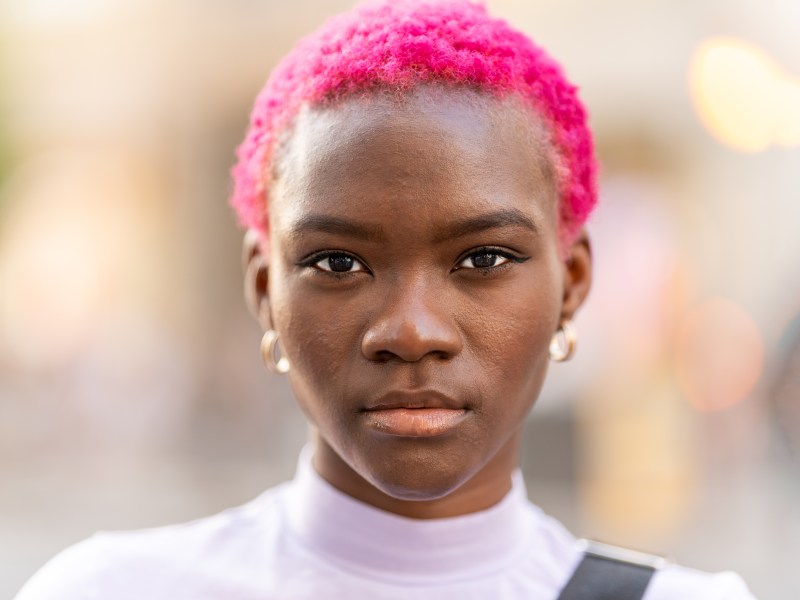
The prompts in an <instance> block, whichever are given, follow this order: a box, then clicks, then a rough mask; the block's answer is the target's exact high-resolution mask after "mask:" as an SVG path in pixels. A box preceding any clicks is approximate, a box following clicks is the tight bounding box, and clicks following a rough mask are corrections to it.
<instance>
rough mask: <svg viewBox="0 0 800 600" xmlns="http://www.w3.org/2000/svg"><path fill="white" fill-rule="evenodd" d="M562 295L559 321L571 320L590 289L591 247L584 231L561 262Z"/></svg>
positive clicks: (583, 230) (582, 230)
mask: <svg viewBox="0 0 800 600" xmlns="http://www.w3.org/2000/svg"><path fill="white" fill-rule="evenodd" d="M562 265H563V267H564V295H563V298H562V304H561V321H564V320H567V319H570V320H571V319H573V318H574V316H575V313H576V312H577V310H578V309H579V308H580V306H581V305H582V304H583V302H584V300H586V297H587V296H588V295H589V290H590V289H591V287H592V247H591V243H590V242H589V236H588V234H587V233H586V230H585V229H581V232H580V234H579V235H578V237H577V239H576V240H575V241H574V242H573V243H572V245H571V246H570V248H569V250H568V251H567V257H566V258H565V259H564V260H563V262H562Z"/></svg>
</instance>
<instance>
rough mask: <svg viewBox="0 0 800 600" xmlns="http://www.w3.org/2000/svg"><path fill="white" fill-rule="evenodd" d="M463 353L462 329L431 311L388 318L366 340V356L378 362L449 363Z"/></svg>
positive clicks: (377, 322) (364, 346)
mask: <svg viewBox="0 0 800 600" xmlns="http://www.w3.org/2000/svg"><path fill="white" fill-rule="evenodd" d="M460 351H461V335H460V332H459V331H458V328H457V327H456V326H455V325H454V324H453V323H452V322H451V320H450V319H448V318H446V317H445V316H442V315H433V314H431V313H430V311H424V312H423V311H416V312H406V313H401V314H397V313H394V314H389V315H386V316H385V317H384V318H381V319H378V320H377V321H376V322H375V323H373V324H372V326H371V327H370V328H369V329H368V330H367V332H366V334H365V335H364V338H363V340H362V353H363V354H364V356H365V357H367V358H368V359H369V360H372V361H375V362H387V361H389V360H395V359H399V360H402V361H404V362H416V361H418V360H421V359H422V358H423V357H426V356H434V357H436V358H438V359H440V360H445V359H449V358H451V357H453V356H455V355H456V354H458V353H459V352H460Z"/></svg>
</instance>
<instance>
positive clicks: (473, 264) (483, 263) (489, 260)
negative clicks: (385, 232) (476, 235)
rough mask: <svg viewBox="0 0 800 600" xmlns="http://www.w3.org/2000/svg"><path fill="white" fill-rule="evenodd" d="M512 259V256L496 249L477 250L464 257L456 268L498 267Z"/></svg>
mask: <svg viewBox="0 0 800 600" xmlns="http://www.w3.org/2000/svg"><path fill="white" fill-rule="evenodd" d="M512 260H514V257H513V256H511V255H509V254H506V253H504V252H500V251H498V250H479V251H477V252H473V253H472V254H470V255H469V256H467V257H465V258H464V260H462V261H461V262H460V263H458V266H457V268H459V269H463V268H466V269H491V268H492V267H499V266H500V265H504V264H506V263H508V262H511V261H512Z"/></svg>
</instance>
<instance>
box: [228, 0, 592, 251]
mask: <svg viewBox="0 0 800 600" xmlns="http://www.w3.org/2000/svg"><path fill="white" fill-rule="evenodd" d="M426 83H445V84H455V85H464V86H468V87H470V88H472V89H478V90H480V91H486V92H488V93H492V94H495V95H498V96H506V95H509V94H516V95H518V96H519V97H521V98H522V99H523V101H524V102H525V103H526V104H527V105H528V106H530V107H532V108H533V109H534V110H535V111H536V112H537V114H539V115H541V116H542V117H543V118H544V121H545V124H546V125H547V126H548V129H549V131H550V133H551V135H552V140H551V142H552V144H553V145H554V146H555V149H556V154H557V157H558V162H559V163H560V164H558V165H554V167H556V172H557V173H558V174H559V175H558V176H557V178H558V188H559V207H558V210H559V240H560V242H561V244H562V247H564V246H566V245H568V244H569V243H571V242H572V241H574V239H575V238H576V236H577V234H578V232H579V230H580V228H581V226H582V225H583V223H584V222H585V221H586V219H587V218H588V216H589V214H590V213H591V211H592V209H593V208H594V206H595V204H596V203H597V189H596V181H595V179H596V170H597V166H596V159H595V156H594V144H593V140H592V134H591V132H590V130H589V127H588V124H587V115H586V110H585V108H584V106H583V104H582V103H581V101H580V100H579V99H578V96H577V90H576V88H575V86H573V85H572V84H571V83H569V81H567V79H566V78H565V77H564V75H563V72H562V69H561V67H560V66H559V65H558V63H556V62H555V61H554V60H553V59H552V58H550V56H548V55H547V54H546V53H545V52H544V50H542V49H541V48H539V47H538V46H537V45H536V44H534V42H533V41H532V40H530V39H529V38H528V37H527V36H525V35H524V34H522V33H520V32H518V31H516V30H515V29H513V28H512V27H511V26H509V25H508V23H506V22H505V21H502V20H500V19H495V18H492V17H491V16H489V14H488V13H487V11H486V8H485V6H483V5H482V4H477V3H473V2H470V1H468V0H443V1H439V2H424V1H423V2H420V1H414V0H378V1H373V2H368V3H366V4H362V5H360V6H358V7H356V8H355V9H353V10H351V11H350V12H347V13H344V14H342V15H339V16H337V17H334V18H332V19H330V20H329V21H328V22H327V23H325V24H324V25H323V26H322V27H321V28H320V29H318V30H317V31H316V32H315V33H313V34H311V35H310V36H308V37H306V38H304V39H302V40H301V41H300V42H299V43H298V44H297V45H296V46H295V48H294V49H293V50H292V51H291V52H290V53H289V54H288V55H287V56H286V57H284V58H283V60H281V62H280V63H279V64H278V65H277V66H276V67H275V69H274V70H273V71H272V74H271V75H270V77H269V79H268V81H267V83H266V85H265V86H264V88H263V89H262V90H261V92H260V93H259V95H258V97H257V98H256V101H255V105H254V108H253V111H252V114H251V116H250V126H249V129H248V130H247V134H246V136H245V139H244V141H243V142H242V144H241V145H240V146H239V148H238V151H237V155H238V162H237V163H236V164H235V165H234V167H233V168H232V170H231V174H232V176H233V179H234V189H233V194H232V196H231V199H230V202H231V205H232V206H233V207H234V209H235V210H236V213H237V215H238V217H239V222H240V224H241V225H242V226H244V227H248V228H253V229H256V230H258V231H260V232H262V233H263V234H266V233H267V232H268V206H269V199H268V197H267V196H268V190H269V186H270V180H271V178H272V177H273V174H272V173H273V168H272V164H271V162H272V157H273V153H274V152H275V150H276V147H277V145H278V142H279V140H280V139H281V135H282V134H283V133H285V132H286V131H287V130H288V129H289V128H290V126H291V123H292V121H293V119H294V117H295V116H296V115H297V113H298V111H299V110H300V108H301V107H302V106H303V105H304V104H308V105H310V106H319V105H322V104H326V103H330V102H335V101H336V100H340V99H343V98H347V97H348V96H351V95H354V94H364V93H368V92H369V90H373V89H383V90H386V89H389V90H395V91H398V92H401V93H402V91H403V90H408V89H411V88H414V87H415V86H419V85H424V84H426Z"/></svg>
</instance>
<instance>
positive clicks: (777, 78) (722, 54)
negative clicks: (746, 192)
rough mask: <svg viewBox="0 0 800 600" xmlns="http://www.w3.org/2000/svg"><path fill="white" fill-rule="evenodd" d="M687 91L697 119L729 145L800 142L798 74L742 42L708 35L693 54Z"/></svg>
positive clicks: (751, 147)
mask: <svg viewBox="0 0 800 600" xmlns="http://www.w3.org/2000/svg"><path fill="white" fill-rule="evenodd" d="M689 81H690V90H691V95H692V100H693V102H694V105H695V109H696V111H697V114H698V116H699V117H700V120H701V121H702V123H703V125H704V126H705V127H706V128H707V129H708V131H709V132H710V133H711V134H712V135H713V136H714V137H716V138H717V139H718V140H719V141H721V142H722V143H724V144H725V145H727V146H730V147H732V148H735V149H737V150H742V151H745V152H759V151H761V150H764V149H766V148H767V147H769V146H770V145H772V144H776V145H781V146H797V145H800V77H797V76H795V75H792V74H790V73H789V72H787V71H786V70H785V69H784V68H783V67H782V66H781V65H779V64H778V63H777V62H776V61H775V60H774V59H773V58H772V57H771V56H769V55H768V54H767V53H766V52H765V51H764V50H762V49H761V48H759V47H758V46H756V45H755V44H752V43H750V42H748V41H745V40H740V39H736V38H727V37H719V38H711V39H709V40H707V41H705V42H704V43H703V44H701V45H700V46H699V47H698V48H697V49H696V50H695V52H694V55H693V56H692V60H691V65H690V74H689Z"/></svg>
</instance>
